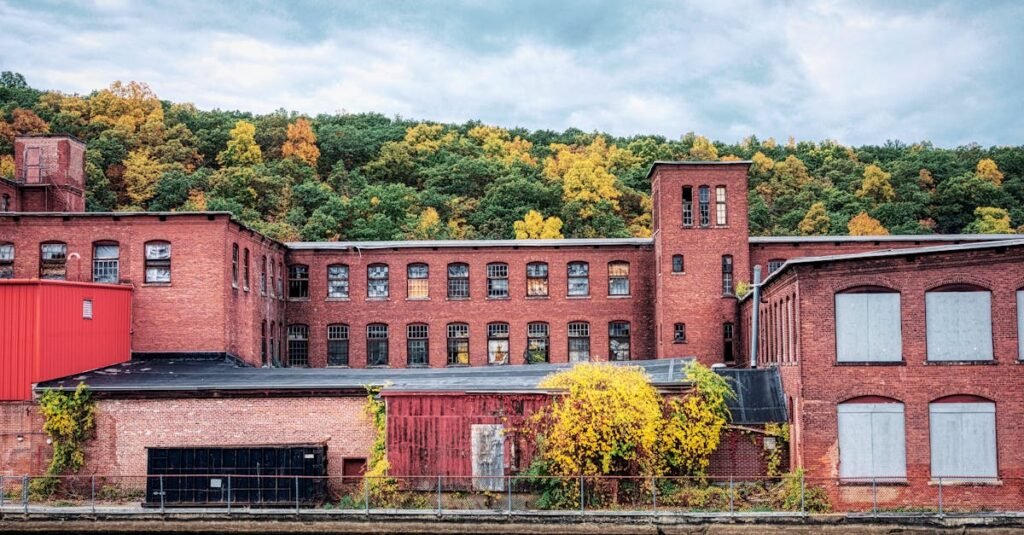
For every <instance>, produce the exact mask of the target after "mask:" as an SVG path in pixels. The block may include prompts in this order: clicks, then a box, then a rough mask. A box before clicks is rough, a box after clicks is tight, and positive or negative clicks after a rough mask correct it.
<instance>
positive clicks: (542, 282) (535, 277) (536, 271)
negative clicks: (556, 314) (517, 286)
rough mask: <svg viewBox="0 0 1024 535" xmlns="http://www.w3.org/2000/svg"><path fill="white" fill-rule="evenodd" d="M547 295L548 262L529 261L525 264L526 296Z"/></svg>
mask: <svg viewBox="0 0 1024 535" xmlns="http://www.w3.org/2000/svg"><path fill="white" fill-rule="evenodd" d="M547 295H548V264H547V262H530V263H529V264H526V296H527V297H547Z"/></svg>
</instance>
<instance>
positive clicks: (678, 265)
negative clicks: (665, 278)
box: [672, 254, 686, 273]
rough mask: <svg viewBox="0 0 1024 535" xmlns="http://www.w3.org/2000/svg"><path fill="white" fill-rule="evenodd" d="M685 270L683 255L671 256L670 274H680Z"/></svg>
mask: <svg viewBox="0 0 1024 535" xmlns="http://www.w3.org/2000/svg"><path fill="white" fill-rule="evenodd" d="M685 270H686V264H685V263H684V262H683V255H681V254H677V255H672V273H682V272H684V271H685Z"/></svg>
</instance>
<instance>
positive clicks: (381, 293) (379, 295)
mask: <svg viewBox="0 0 1024 535" xmlns="http://www.w3.org/2000/svg"><path fill="white" fill-rule="evenodd" d="M366 296H367V297H370V298H376V299H383V298H385V297H387V296H388V265H387V264H371V265H370V266H368V267H367V268H366Z"/></svg>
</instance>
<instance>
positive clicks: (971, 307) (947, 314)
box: [925, 291, 992, 361]
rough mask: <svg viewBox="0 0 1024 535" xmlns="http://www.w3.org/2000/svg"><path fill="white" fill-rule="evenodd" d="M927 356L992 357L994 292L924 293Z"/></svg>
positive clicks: (971, 358)
mask: <svg viewBox="0 0 1024 535" xmlns="http://www.w3.org/2000/svg"><path fill="white" fill-rule="evenodd" d="M925 307H926V309H925V315H926V316H927V318H928V319H927V325H928V360H945V361H948V360H992V294H991V293H990V292H988V291H951V292H947V291H933V292H928V293H927V294H925Z"/></svg>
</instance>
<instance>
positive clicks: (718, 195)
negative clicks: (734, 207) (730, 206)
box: [715, 186, 728, 225]
mask: <svg viewBox="0 0 1024 535" xmlns="http://www.w3.org/2000/svg"><path fill="white" fill-rule="evenodd" d="M725 216H726V212H725V186H716V187H715V224H716V225H726V224H728V219H726V217H725Z"/></svg>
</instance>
